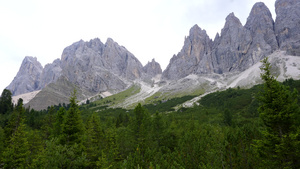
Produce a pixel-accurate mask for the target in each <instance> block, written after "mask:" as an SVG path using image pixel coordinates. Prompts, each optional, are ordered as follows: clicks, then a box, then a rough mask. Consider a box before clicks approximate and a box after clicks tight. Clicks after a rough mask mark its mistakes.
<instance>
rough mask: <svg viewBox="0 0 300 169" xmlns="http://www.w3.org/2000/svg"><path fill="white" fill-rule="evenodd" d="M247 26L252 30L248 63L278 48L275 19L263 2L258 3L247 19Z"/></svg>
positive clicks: (251, 63)
mask: <svg viewBox="0 0 300 169" xmlns="http://www.w3.org/2000/svg"><path fill="white" fill-rule="evenodd" d="M245 28H246V29H248V30H249V31H250V32H251V37H252V43H251V46H250V49H249V51H248V53H249V54H248V55H249V56H248V57H247V59H248V60H247V62H248V65H253V64H255V63H257V62H259V61H260V60H261V59H263V58H264V57H265V56H267V55H269V54H271V53H272V52H273V51H275V50H277V49H278V43H277V40H276V36H275V32H274V20H273V18H272V14H271V12H270V10H269V9H268V7H267V6H266V5H265V4H264V3H263V2H258V3H256V4H255V5H254V6H253V8H252V10H251V12H250V15H249V17H248V19H247V23H246V25H245Z"/></svg>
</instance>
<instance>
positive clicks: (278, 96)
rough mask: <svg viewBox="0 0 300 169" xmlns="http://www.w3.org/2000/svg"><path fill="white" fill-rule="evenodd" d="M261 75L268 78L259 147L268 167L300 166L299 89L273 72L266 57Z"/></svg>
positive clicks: (261, 115)
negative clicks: (286, 83) (282, 80)
mask: <svg viewBox="0 0 300 169" xmlns="http://www.w3.org/2000/svg"><path fill="white" fill-rule="evenodd" d="M262 62H263V67H262V68H261V70H262V71H263V73H262V74H261V78H262V80H263V81H264V88H263V92H262V93H261V95H260V97H259V100H260V102H261V105H260V107H259V108H258V112H259V113H260V118H261V119H262V121H263V123H264V125H265V130H264V131H263V136H264V137H263V139H261V140H258V141H257V144H256V147H257V149H258V152H259V154H260V156H261V158H263V162H264V164H265V165H264V166H268V167H270V168H299V167H300V165H299V157H300V156H299V154H298V153H299V152H298V150H299V146H300V144H299V133H298V132H297V129H296V126H295V121H294V117H295V114H297V113H299V109H298V105H297V91H296V90H294V92H290V90H289V89H288V88H287V87H285V86H283V85H281V84H280V83H279V82H277V81H276V78H275V77H274V76H272V75H271V71H270V70H271V65H270V63H269V62H268V59H267V58H266V59H264V60H263V61H262Z"/></svg>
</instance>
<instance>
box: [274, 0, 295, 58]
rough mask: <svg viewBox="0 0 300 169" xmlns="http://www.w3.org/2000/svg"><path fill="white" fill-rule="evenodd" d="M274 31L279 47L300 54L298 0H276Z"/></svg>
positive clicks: (293, 53)
mask: <svg viewBox="0 0 300 169" xmlns="http://www.w3.org/2000/svg"><path fill="white" fill-rule="evenodd" d="M275 9H276V21H275V33H276V35H277V40H278V43H279V47H280V49H282V50H286V51H287V52H288V54H291V55H298V56H300V29H299V28H300V1H299V0H276V2H275Z"/></svg>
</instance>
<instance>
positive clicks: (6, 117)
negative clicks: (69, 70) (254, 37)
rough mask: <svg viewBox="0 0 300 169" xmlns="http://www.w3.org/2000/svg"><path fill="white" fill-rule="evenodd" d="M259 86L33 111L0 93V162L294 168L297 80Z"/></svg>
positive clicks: (299, 155)
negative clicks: (195, 99)
mask: <svg viewBox="0 0 300 169" xmlns="http://www.w3.org/2000/svg"><path fill="white" fill-rule="evenodd" d="M263 64H264V66H263V68H262V74H261V78H262V80H263V82H264V83H263V84H262V85H257V86H254V87H252V88H250V89H241V88H236V89H232V88H229V89H227V90H225V91H219V92H215V93H211V94H209V95H206V96H204V97H203V98H202V99H201V100H200V101H199V105H196V104H195V105H194V106H193V107H192V108H180V109H178V110H175V109H173V107H174V106H176V105H177V104H180V103H182V102H184V101H185V100H188V99H190V98H191V97H192V96H186V97H182V98H174V99H171V100H168V101H165V102H159V103H156V104H146V105H141V104H137V105H136V107H135V108H134V109H128V110H127V109H122V108H115V109H113V108H108V107H105V106H96V105H93V103H89V102H87V104H84V105H78V103H77V100H76V91H75V90H74V93H72V96H71V97H70V104H68V105H65V104H63V105H57V106H51V107H48V109H47V110H43V111H36V110H33V109H30V108H24V106H23V101H22V99H19V100H18V103H17V104H16V105H13V104H12V100H11V97H12V94H11V92H10V91H9V90H6V89H5V90H4V91H3V92H2V95H1V99H0V168H72V169H73V168H127V169H131V168H144V169H146V168H151V169H154V168H174V169H180V168H187V169H191V168H243V169H247V168H300V135H299V133H300V113H299V103H300V102H299V101H300V99H299V94H298V92H299V91H300V81H298V80H297V81H296V80H293V79H288V80H286V81H284V82H283V83H279V82H277V81H276V78H275V77H274V76H272V75H271V73H270V64H269V63H268V61H267V59H265V60H264V61H263Z"/></svg>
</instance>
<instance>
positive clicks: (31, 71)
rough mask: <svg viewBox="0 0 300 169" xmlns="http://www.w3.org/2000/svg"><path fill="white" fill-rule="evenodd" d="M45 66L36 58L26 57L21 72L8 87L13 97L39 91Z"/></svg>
mask: <svg viewBox="0 0 300 169" xmlns="http://www.w3.org/2000/svg"><path fill="white" fill-rule="evenodd" d="M42 70H43V66H42V65H41V63H40V62H39V61H38V60H37V58H36V57H31V56H26V57H25V58H24V60H23V62H22V64H21V67H20V69H19V72H18V73H17V75H16V76H15V78H14V80H13V81H12V82H11V83H10V85H9V86H8V87H7V89H9V90H10V91H11V92H12V94H13V95H19V94H23V93H28V92H32V91H35V90H37V89H38V87H39V83H40V76H41V73H42Z"/></svg>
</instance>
